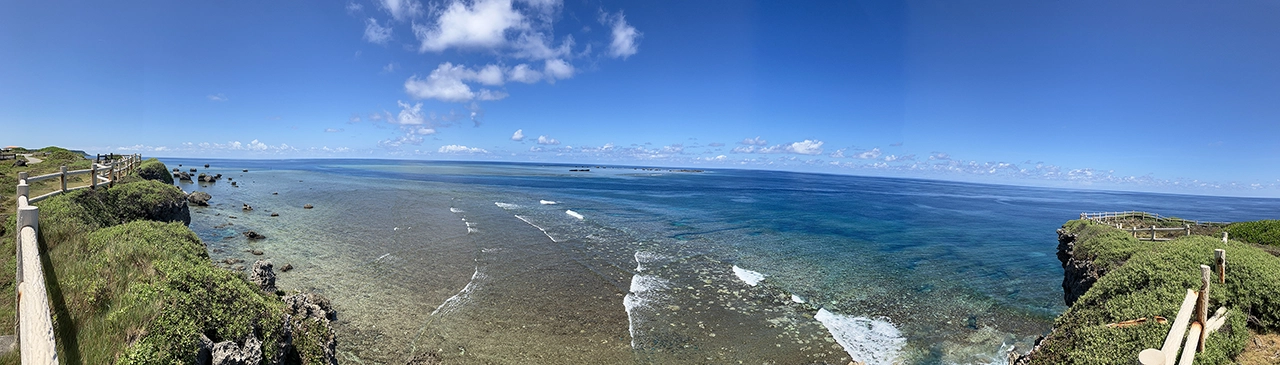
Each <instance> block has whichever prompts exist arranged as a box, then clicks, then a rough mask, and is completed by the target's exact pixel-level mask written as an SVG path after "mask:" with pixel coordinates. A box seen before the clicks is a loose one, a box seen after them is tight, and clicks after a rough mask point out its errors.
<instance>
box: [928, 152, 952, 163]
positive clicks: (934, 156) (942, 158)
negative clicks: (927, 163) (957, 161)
mask: <svg viewBox="0 0 1280 365" xmlns="http://www.w3.org/2000/svg"><path fill="white" fill-rule="evenodd" d="M929 159H930V160H940V161H947V160H950V159H951V155H948V154H945V153H942V152H935V153H933V154H931V155H929Z"/></svg>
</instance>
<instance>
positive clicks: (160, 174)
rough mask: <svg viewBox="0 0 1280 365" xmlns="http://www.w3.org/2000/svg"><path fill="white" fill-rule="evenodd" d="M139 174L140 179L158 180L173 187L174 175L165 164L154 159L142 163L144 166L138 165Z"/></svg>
mask: <svg viewBox="0 0 1280 365" xmlns="http://www.w3.org/2000/svg"><path fill="white" fill-rule="evenodd" d="M137 174H138V177H140V178H143V179H147V180H156V181H159V182H163V183H165V184H168V185H173V175H172V174H170V173H169V170H167V168H166V167H165V165H164V163H162V162H160V160H157V159H154V158H152V159H148V160H146V161H142V164H140V165H138V173H137Z"/></svg>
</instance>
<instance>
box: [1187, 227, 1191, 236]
mask: <svg viewBox="0 0 1280 365" xmlns="http://www.w3.org/2000/svg"><path fill="white" fill-rule="evenodd" d="M1186 226H1187V235H1188V236H1190V235H1191V225H1190V224H1188V225H1186Z"/></svg>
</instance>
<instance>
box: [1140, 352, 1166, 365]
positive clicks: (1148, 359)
mask: <svg viewBox="0 0 1280 365" xmlns="http://www.w3.org/2000/svg"><path fill="white" fill-rule="evenodd" d="M1138 365H1164V353H1163V352H1160V350H1156V349H1146V350H1142V352H1140V353H1138Z"/></svg>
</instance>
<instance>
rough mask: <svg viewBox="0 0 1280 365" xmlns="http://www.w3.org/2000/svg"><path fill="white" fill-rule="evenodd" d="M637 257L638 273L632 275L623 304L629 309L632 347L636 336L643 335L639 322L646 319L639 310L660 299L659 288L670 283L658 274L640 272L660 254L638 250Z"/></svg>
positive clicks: (628, 319) (629, 331)
mask: <svg viewBox="0 0 1280 365" xmlns="http://www.w3.org/2000/svg"><path fill="white" fill-rule="evenodd" d="M635 258H636V272H637V274H635V275H632V276H631V289H630V291H629V292H628V293H627V296H626V297H623V298H622V306H623V307H625V308H626V310H627V332H628V333H630V334H631V347H632V348H636V347H637V342H636V337H638V336H639V335H641V334H639V333H637V328H639V327H641V326H639V324H640V323H641V321H643V320H644V318H640V313H639V310H640V309H641V308H642V307H645V306H648V305H649V304H650V303H651V302H653V301H654V300H655V299H658V298H659V297H660V296H661V293H660V292H659V290H662V289H664V288H666V287H667V285H668V283H667V281H666V280H662V279H659V278H658V277H656V276H652V275H641V274H638V273H639V272H643V271H644V264H645V263H648V262H652V261H653V260H656V259H659V258H660V256H658V255H656V254H653V253H649V252H644V251H636V254H635Z"/></svg>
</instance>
